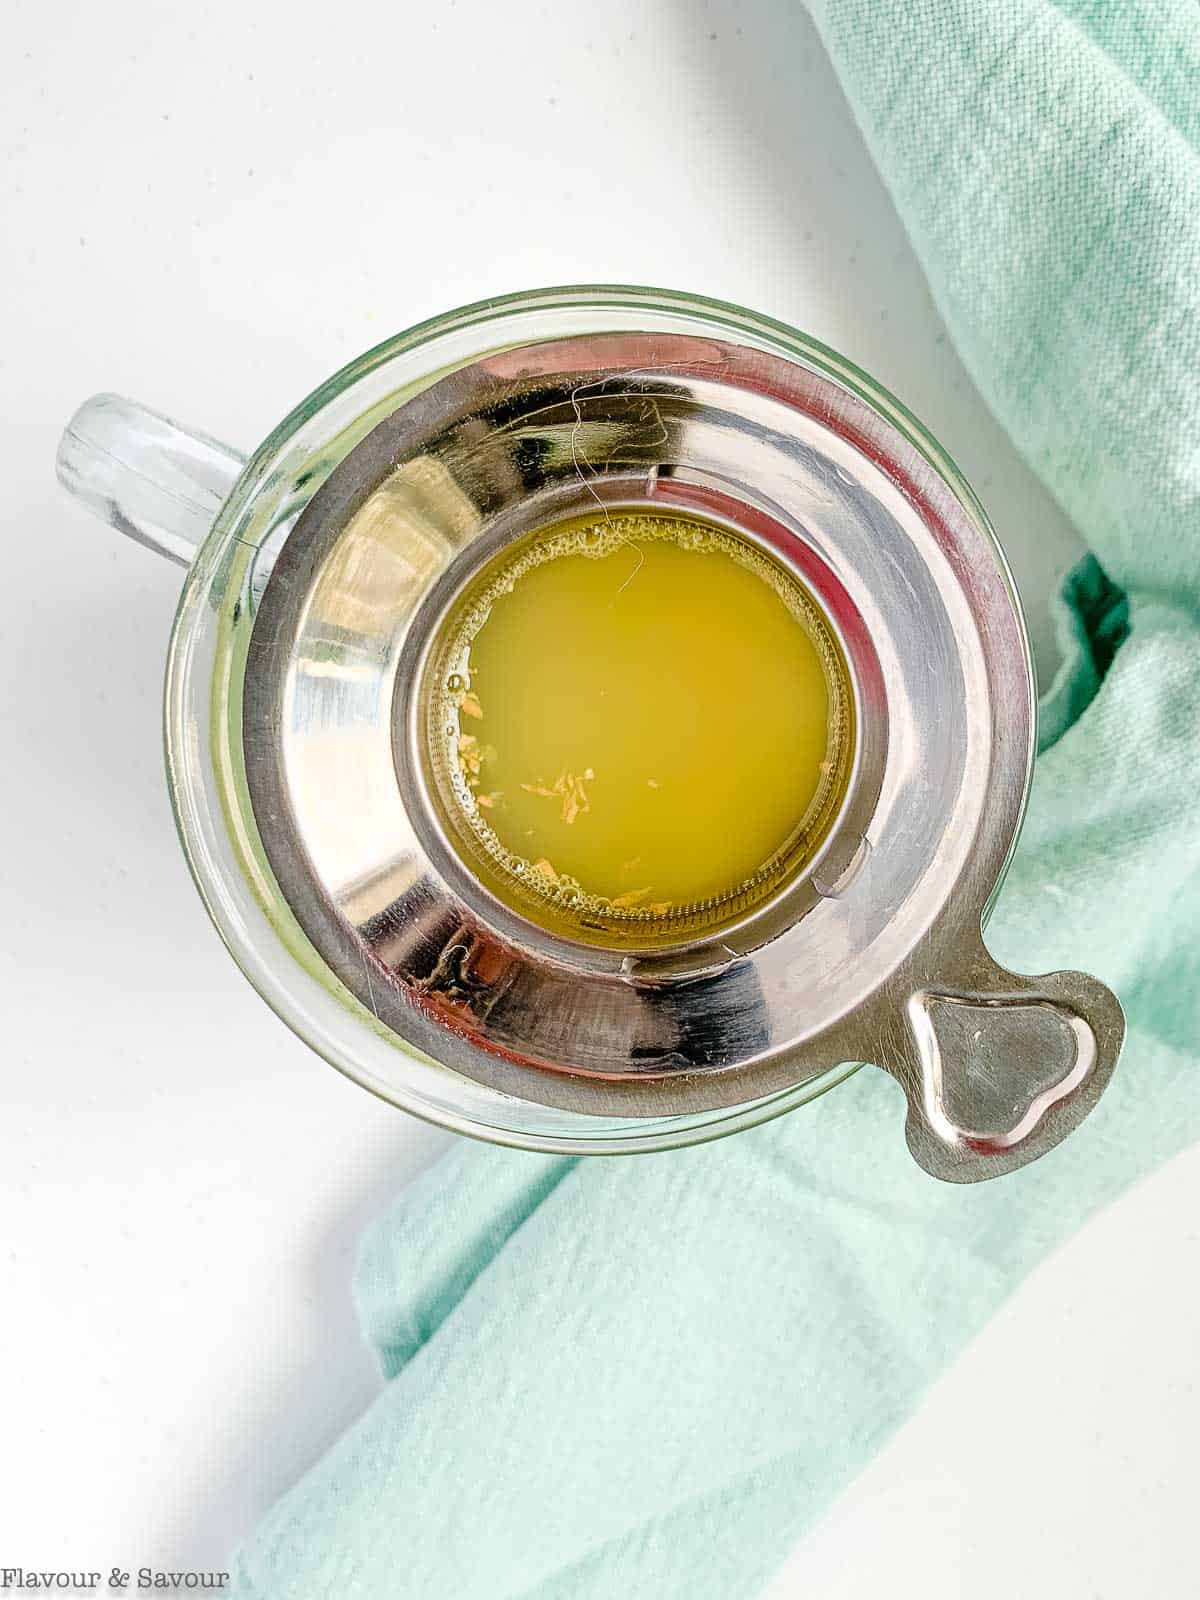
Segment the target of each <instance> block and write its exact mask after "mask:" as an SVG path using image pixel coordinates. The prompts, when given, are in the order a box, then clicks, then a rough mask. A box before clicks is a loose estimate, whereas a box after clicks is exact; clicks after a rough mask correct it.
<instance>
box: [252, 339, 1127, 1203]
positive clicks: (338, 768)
mask: <svg viewBox="0 0 1200 1600" xmlns="http://www.w3.org/2000/svg"><path fill="white" fill-rule="evenodd" d="M597 502H603V503H613V504H621V505H640V506H643V507H645V506H647V505H650V506H673V507H676V508H680V509H693V510H695V511H698V512H700V513H702V514H704V515H706V516H709V517H716V518H717V519H718V520H721V521H723V522H725V523H727V524H728V525H730V526H731V527H734V528H736V529H738V530H739V531H741V532H742V533H743V534H744V535H746V536H747V537H749V538H752V539H758V540H760V541H762V542H764V543H766V544H769V545H770V547H771V549H772V553H773V554H774V555H776V557H777V558H781V559H784V560H786V561H788V562H790V563H791V564H792V565H793V566H794V567H795V569H796V571H797V572H798V574H799V575H800V576H801V577H802V578H803V579H804V581H805V582H806V583H807V584H808V586H809V587H810V589H812V590H813V591H814V592H815V593H816V594H817V595H818V597H819V598H820V599H821V600H822V601H823V603H824V604H825V607H826V609H827V611H828V612H829V614H830V615H831V617H832V618H833V620H834V622H835V625H836V626H837V628H838V630H839V632H840V634H841V637H842V641H843V645H844V648H845V651H846V655H847V659H848V661H849V663H850V667H851V672H852V677H853V680H854V691H855V697H856V702H857V713H858V727H859V748H858V755H857V761H856V767H855V772H854V775H853V778H852V781H851V784H850V788H849V792H848V794H847V798H846V802H845V805H844V807H843V810H842V812H841V814H840V816H839V817H838V820H837V822H836V824H835V825H834V827H833V829H832V830H831V832H830V834H829V836H828V838H827V840H826V842H825V845H824V847H823V849H822V852H821V854H820V856H819V857H818V858H817V859H816V860H815V861H814V862H813V863H811V865H810V867H809V869H808V871H807V872H806V874H805V875H804V877H803V878H802V879H801V880H800V881H799V882H797V883H795V884H793V885H791V886H790V887H789V888H787V889H786V890H785V891H784V892H782V893H781V894H779V895H778V896H777V897H776V898H775V900H774V901H772V902H771V903H770V904H769V905H767V906H765V907H762V908H760V909H759V910H758V911H756V912H755V913H754V914H753V915H751V916H749V917H747V918H746V919H745V920H744V921H742V922H741V923H739V924H736V925H734V926H732V927H730V928H727V929H724V930H722V931H721V933H720V934H719V936H716V937H713V938H710V939H707V940H706V941H704V942H703V943H701V944H698V945H690V946H681V947H679V948H676V949H672V950H669V951H665V952H664V951H649V950H647V951H638V950H636V949H633V948H628V947H626V948H623V949H613V950H603V949H597V948H594V947H585V946H582V945H580V944H576V943H573V942H570V941H568V940H566V939H558V938H555V937H553V936H552V935H550V934H548V933H545V932H543V931H542V930H540V929H538V928H536V927H535V926H534V925H533V924H531V923H528V922H526V921H525V920H524V919H522V918H520V917H519V916H516V915H515V914H514V913H512V912H511V911H510V910H508V909H507V908H506V907H504V906H503V905H501V904H500V903H499V902H498V901H496V900H494V899H493V898H492V897H491V896H490V895H489V894H488V893H487V892H486V891H485V890H484V889H483V888H482V887H481V886H480V885H479V884H478V883H477V882H476V881H475V880H474V878H473V877H472V876H471V874H470V873H468V872H467V871H466V870H465V869H464V868H463V866H462V864H461V862H460V861H459V860H458V858H457V856H456V854H455V852H454V851H453V850H452V849H451V848H450V847H449V846H448V844H447V841H446V839H445V836H444V834H443V832H442V830H441V828H440V826H439V823H438V820H437V814H436V810H435V808H434V807H433V806H431V805H430V803H429V795H428V786H427V782H426V775H425V773H424V771H423V765H422V761H421V759H420V741H419V739H418V738H417V737H416V706H417V703H418V701H419V698H420V696H419V685H420V681H421V674H422V672H423V670H424V669H425V664H426V658H427V651H428V647H429V642H430V639H431V638H432V637H433V634H434V632H435V629H436V622H437V619H438V617H439V616H440V615H441V614H442V613H443V612H444V610H445V608H446V607H447V605H448V604H449V603H450V602H451V600H452V598H453V596H454V594H455V593H456V592H457V591H458V590H459V589H460V588H461V586H462V584H463V582H464V581H466V579H467V578H468V577H469V575H470V573H471V572H472V571H474V570H475V569H476V568H477V567H478V565H479V564H480V563H481V562H482V561H484V560H486V559H487V558H488V556H490V555H491V554H492V553H494V551H495V550H496V549H497V548H498V547H499V546H500V545H502V544H503V543H504V542H505V541H506V540H508V539H510V538H512V537H514V536H516V535H517V534H518V533H520V532H522V531H525V530H527V529H529V528H530V527H532V526H535V525H537V524H539V523H541V522H544V521H547V520H550V519H551V518H554V517H557V516H560V515H563V514H567V513H569V512H572V511H578V510H585V509H587V508H588V507H589V506H594V505H596V504H597ZM261 571H262V572H264V573H265V566H264V567H263V568H262V569H261ZM236 687H239V688H240V689H241V693H242V705H241V713H242V729H243V743H242V749H243V753H244V758H245V775H246V781H247V783H248V785H249V791H250V797H251V801H252V804H253V812H254V817H255V820H256V823H257V828H258V832H259V835H260V837H261V842H262V845H263V848H264V849H265V852H266V856H267V859H268V860H269V863H270V869H271V871H272V872H273V874H274V876H275V878H276V879H277V881H278V884H279V886H280V888H281V889H282V892H283V895H284V897H285V898H286V900H287V902H288V904H289V905H290V907H291V909H292V911H293V912H294V914H295V916H296V917H297V919H298V921H299V923H300V924H301V926H302V927H303V929H304V931H305V933H306V934H307V936H308V938H309V940H310V941H311V943H312V945H313V946H314V947H315V949H316V950H317V952H319V954H320V956H321V958H322V959H323V961H324V962H325V963H326V964H327V965H328V967H329V968H330V969H331V971H332V972H334V973H335V974H336V975H337V977H338V978H339V979H340V980H341V982H342V983H343V984H344V985H345V986H346V988H347V989H348V990H349V991H350V992H351V993H352V994H353V995H354V996H355V997H356V998H357V1000H358V1001H359V1002H361V1004H362V1005H363V1006H364V1007H366V1008H367V1010H368V1011H369V1012H370V1013H372V1014H373V1015H374V1017H375V1018H377V1019H378V1021H379V1022H380V1023H381V1024H382V1025H383V1026H384V1027H385V1028H386V1029H387V1030H389V1031H390V1032H391V1033H392V1034H393V1035H395V1036H396V1037H398V1038H401V1039H403V1040H405V1041H406V1042H407V1043H408V1044H409V1046H410V1047H412V1048H415V1049H416V1050H418V1051H420V1052H422V1053H423V1054H425V1055H427V1056H429V1057H432V1058H433V1059H434V1060H436V1061H439V1062H442V1063H444V1064H445V1065H446V1066H447V1067H449V1068H450V1069H452V1070H453V1071H454V1072H456V1073H459V1074H462V1075H464V1076H465V1077H467V1078H471V1079H474V1080H475V1081H477V1082H479V1083H483V1084H486V1085H488V1086H489V1087H490V1088H493V1089H497V1090H500V1091H501V1092H503V1093H505V1094H510V1095H513V1096H518V1097H520V1098H521V1099H523V1100H525V1101H533V1102H537V1103H540V1104H543V1105H548V1106H553V1107H560V1108H563V1109H565V1110H568V1111H572V1112H582V1113H588V1114H593V1115H595V1116H597V1117H611V1116H623V1117H634V1118H638V1117H649V1118H662V1117H667V1116H674V1115H679V1114H687V1113H691V1112H695V1111H701V1110H705V1109H710V1108H714V1107H732V1106H738V1105H742V1104H743V1103H746V1102H750V1101H757V1100H759V1099H761V1098H762V1097H765V1096H769V1095H772V1094H775V1093H778V1092H780V1091H783V1090H787V1089H788V1088H790V1087H792V1086H795V1085H799V1084H803V1083H805V1082H807V1081H809V1080H813V1079H815V1078H816V1077H818V1076H820V1075H821V1074H824V1073H826V1072H828V1070H829V1069H830V1068H831V1067H833V1066H836V1065H837V1064H838V1063H842V1062H847V1061H858V1060H864V1061H873V1062H876V1063H877V1064H878V1065H880V1066H882V1067H884V1068H885V1069H887V1070H888V1071H890V1072H892V1073H893V1074H894V1075H895V1076H896V1077H897V1078H898V1080H899V1081H900V1082H901V1083H902V1085H903V1086H904V1089H905V1093H906V1095H907V1097H908V1105H909V1114H908V1138H909V1144H910V1147H911V1148H912V1150H913V1153H914V1154H915V1155H916V1157H917V1159H918V1160H919V1161H921V1162H922V1164H923V1165H924V1166H926V1167H927V1168H928V1169H929V1170H930V1171H932V1172H934V1173H936V1174H937V1175H938V1176H941V1177H945V1178H950V1179H955V1180H964V1181H966V1180H971V1179H975V1178H979V1177H986V1176H990V1175H992V1174H993V1173H996V1172H1000V1171H1004V1170H1007V1169H1008V1168H1010V1167H1013V1166H1017V1165H1020V1164H1021V1163H1022V1162H1024V1161H1026V1160H1029V1159H1031V1158H1032V1157H1033V1156H1035V1155H1037V1154H1040V1153H1041V1152H1042V1151H1043V1150H1045V1149H1047V1148H1049V1147H1050V1146H1051V1145H1052V1144H1054V1143H1056V1142H1057V1140H1058V1139H1059V1138H1061V1137H1062V1135H1063V1134H1064V1133H1065V1132H1066V1131H1068V1129H1069V1128H1070V1127H1072V1126H1073V1125H1074V1124H1075V1123H1076V1122H1078V1121H1079V1120H1080V1118H1081V1117H1082V1116H1083V1115H1084V1114H1085V1112H1086V1111H1087V1109H1089V1108H1090V1105H1091V1104H1092V1103H1093V1102H1094V1100H1095V1098H1096V1096H1097V1095H1098V1094H1099V1092H1100V1090H1101V1089H1102V1087H1103V1085H1104V1082H1105V1081H1106V1080H1107V1077H1108V1075H1109V1073H1110V1072H1111V1070H1112V1066H1113V1063H1114V1061H1115V1057H1116V1052H1117V1049H1118V1048H1119V1044H1120V1037H1121V1020H1120V1012H1119V1008H1118V1007H1117V1005H1116V1002H1115V1000H1113V998H1112V996H1111V995H1110V994H1109V993H1108V991H1107V990H1104V989H1103V988H1102V986H1101V985H1099V984H1098V983H1096V982H1095V980H1093V979H1088V978H1085V977H1083V976H1082V975H1079V974H1055V975H1052V977H1050V978H1047V979H1027V978H1017V977H1013V976H1012V975H1009V974H1006V973H1003V972H1002V971H1000V969H998V968H997V967H996V966H995V965H994V963H992V962H991V960H990V958H989V957H988V956H987V953H986V951H985V949H984V947H983V944H982V940H981V937H980V931H979V930H980V922H981V918H982V916H983V914H984V911H985V907H986V905H987V903H988V900H989V897H990V895H991V894H992V892H993V889H994V887H995V885H996V883H997V881H998V879H999V877H1000V876H1001V874H1002V872H1003V868H1004V866H1005V863H1006V861H1007V858H1008V855H1009V852H1010V850H1011V847H1012V844H1013V841H1014V839H1015V835H1016V831H1017V828H1018V826H1019V822H1020V817H1021V813H1022V809H1023V805H1024V800H1025V795H1026V791H1027V786H1028V779H1029V772H1030V767H1031V762H1032V750H1033V699H1032V693H1033V690H1032V675H1031V668H1030V660H1029V652H1028V646H1027V642H1026V639H1025V634H1024V628H1023V624H1022V622H1021V618H1020V613H1019V608H1018V606H1017V603H1016V600H1015V596H1014V594H1013V591H1012V586H1011V583H1010V580H1009V578H1008V574H1007V571H1006V569H1005V568H1004V565H1003V561H1002V558H1001V557H1000V556H999V554H998V551H997V549H996V547H995V544H994V541H993V539H992V538H991V536H990V533H989V531H988V529H987V525H986V522H985V520H984V519H983V517H982V513H981V512H980V511H979V509H978V507H977V506H976V505H975V504H974V503H973V502H971V501H970V500H969V498H967V497H965V496H964V495H963V494H962V493H961V492H958V493H956V492H955V491H954V489H952V488H951V486H950V485H949V483H948V482H947V480H946V478H945V477H944V476H943V475H942V474H941V473H940V472H939V471H938V470H937V469H936V468H935V466H934V465H933V464H932V463H931V461H930V460H929V459H928V458H927V456H926V455H925V454H923V453H922V452H921V451H920V450H919V449H918V448H917V447H916V445H915V444H914V443H913V441H912V438H911V436H910V435H908V434H907V433H905V432H902V431H901V430H900V429H898V428H897V427H895V426H893V424H892V422H891V421H889V420H888V418H887V417H886V416H885V415H884V414H883V413H882V412H881V411H880V410H877V409H875V408H874V407H872V406H870V405H868V404H867V403H866V402H865V401H864V400H863V399H862V398H861V397H860V396H859V395H857V394H855V393H853V392H852V391H851V390H850V389H849V388H846V387H843V386H842V385H840V384H838V383H836V382H834V381H833V380H832V379H831V378H830V377H828V376H827V375H825V374H823V373H822V372H819V371H817V370H814V369H812V368H810V367H808V366H806V365H805V364H803V363H801V362H799V361H791V360H785V359H783V358H781V357H779V356H777V355H774V354H770V353H768V352H766V351H764V350H762V349H759V348H752V347H751V346H749V345H743V344H739V343H734V342H729V341H726V340H723V339H722V340H718V339H702V338H699V337H694V336H685V335H681V334H677V333H663V332H649V331H646V332H630V333H606V334H597V335H593V336H590V337H587V338H577V339H564V340H559V341H555V342H553V343H541V344H535V345H525V346H522V347H519V348H514V349H511V350H509V351H507V352H506V353H502V354H497V355H492V356H489V357H486V358H484V359H482V360H477V361H474V362H472V363H471V364H469V365H468V366H466V367H464V368H462V369H461V370H459V371H456V372H454V373H453V374H452V375H451V376H449V377H446V378H443V379H442V380H441V381H439V382H437V383H435V384H433V385H432V387H430V388H428V389H426V390H425V391H424V392H423V393H421V394H419V395H418V396H417V397H416V398H413V399H409V400H408V401H407V402H406V403H404V404H402V405H399V406H398V407H397V408H396V409H395V410H393V411H392V412H391V414H390V415H387V416H386V417H385V418H384V420H382V421H381V422H379V424H378V425H377V426H376V427H375V428H374V429H373V430H372V431H370V432H369V433H368V434H367V435H366V437H365V438H363V439H362V441H361V442H360V443H358V444H357V445H356V446H355V447H354V448H353V449H352V450H351V451H350V453H349V454H348V455H347V456H346V457H345V459H344V460H343V461H342V462H341V464H340V465H339V466H338V467H336V468H335V470H334V471H333V472H332V474H331V475H330V476H329V477H328V479H327V480H326V481H325V482H324V484H323V486H322V487H321V488H320V489H319V490H318V491H317V493H316V494H315V495H314V496H313V497H312V499H311V500H310V501H309V502H308V503H307V505H306V506H305V507H304V509H303V510H302V511H301V513H300V516H299V520H298V521H297V522H296V523H295V526H294V529H292V531H291V533H290V535H289V536H288V537H287V539H286V542H284V543H283V545H282V549H281V551H280V553H279V554H278V556H277V558H276V560H275V564H274V569H273V571H272V573H271V576H270V578H269V581H267V582H266V586H265V589H264V590H263V592H262V597H261V601H260V602H259V608H258V613H257V618H256V621H255V624H254V631H253V635H252V638H251V641H250V647H249V655H248V659H247V661H246V666H245V673H244V678H243V679H242V682H241V684H240V685H238V686H236Z"/></svg>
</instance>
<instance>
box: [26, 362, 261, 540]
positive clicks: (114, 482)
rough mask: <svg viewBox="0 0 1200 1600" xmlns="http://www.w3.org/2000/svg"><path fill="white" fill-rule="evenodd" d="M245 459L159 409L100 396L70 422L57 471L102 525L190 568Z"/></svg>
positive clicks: (59, 448)
mask: <svg viewBox="0 0 1200 1600" xmlns="http://www.w3.org/2000/svg"><path fill="white" fill-rule="evenodd" d="M245 462H246V458H245V456H243V455H241V454H240V453H239V452H238V451H236V450H231V449H230V448H229V446H228V445H224V444H218V443H217V441H216V440H215V439H210V438H208V437H207V436H206V435H205V434H202V433H193V432H191V431H190V430H189V429H186V428H181V427H180V426H179V424H178V423H177V422H172V421H171V419H170V418H169V417H164V416H161V415H160V414H159V413H158V412H157V411H150V410H148V409H147V408H146V407H145V406H140V405H138V404H136V402H134V401H133V400H126V399H125V398H124V397H123V396H121V395H118V394H98V395H93V397H92V398H91V399H90V400H85V401H84V403H83V405H81V406H80V408H79V410H78V411H77V412H76V413H75V415H74V416H73V417H72V418H71V420H70V422H68V423H67V426H66V428H65V429H64V431H63V436H62V438H61V440H60V441H59V445H58V456H57V459H56V462H55V466H56V470H57V473H58V479H59V482H60V483H61V484H62V485H63V487H64V488H65V489H67V490H69V492H70V493H71V494H73V495H75V496H76V498H77V499H79V500H82V501H83V503H84V505H86V506H88V507H89V508H90V509H91V510H92V511H94V512H95V513H96V515H97V516H98V517H100V518H101V520H102V521H104V522H107V523H109V524H110V526H112V527H114V528H119V529H120V531H121V532H122V533H126V534H128V535H129V537H130V538H131V539H135V540H136V541H137V542H138V544H144V545H145V546H146V547H147V548H148V549H150V550H157V551H158V553H159V555H163V556H167V557H168V558H169V559H170V560H171V561H176V562H178V563H179V565H180V566H183V567H190V566H191V564H192V562H193V560H194V559H195V556H196V552H197V550H198V549H199V548H200V545H201V543H202V542H203V540H204V538H205V536H206V534H207V533H208V531H209V529H210V528H211V527H212V525H213V522H214V521H215V520H216V516H217V513H218V511H220V509H221V507H222V506H223V505H224V503H225V501H226V500H227V499H228V498H229V494H230V491H231V490H232V489H233V486H234V484H235V483H236V482H237V480H238V478H239V476H240V475H241V471H242V468H243V466H244V465H245Z"/></svg>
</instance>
